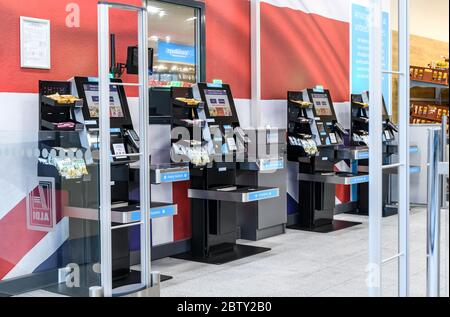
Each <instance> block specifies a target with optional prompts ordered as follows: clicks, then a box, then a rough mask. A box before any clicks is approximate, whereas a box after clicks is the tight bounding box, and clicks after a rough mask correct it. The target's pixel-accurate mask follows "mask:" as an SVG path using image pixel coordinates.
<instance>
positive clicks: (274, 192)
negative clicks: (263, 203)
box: [248, 189, 280, 201]
mask: <svg viewBox="0 0 450 317" xmlns="http://www.w3.org/2000/svg"><path fill="white" fill-rule="evenodd" d="M279 195H280V191H279V189H269V190H264V191H259V192H254V193H251V194H249V195H248V201H258V200H264V199H270V198H276V197H278V196H279Z"/></svg>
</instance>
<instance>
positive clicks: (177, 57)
mask: <svg viewBox="0 0 450 317" xmlns="http://www.w3.org/2000/svg"><path fill="white" fill-rule="evenodd" d="M158 60H159V61H163V62H171V63H182V64H190V65H195V63H196V56H195V47H194V46H188V45H180V44H174V43H167V42H163V41H159V42H158Z"/></svg>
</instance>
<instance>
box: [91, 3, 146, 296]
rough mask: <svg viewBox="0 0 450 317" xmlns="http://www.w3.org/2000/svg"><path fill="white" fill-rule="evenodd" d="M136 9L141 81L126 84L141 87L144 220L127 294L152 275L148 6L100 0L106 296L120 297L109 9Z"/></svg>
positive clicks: (103, 273)
mask: <svg viewBox="0 0 450 317" xmlns="http://www.w3.org/2000/svg"><path fill="white" fill-rule="evenodd" d="M111 8H114V9H119V10H127V11H134V12H136V13H137V14H138V48H139V83H138V84H126V83H124V84H123V85H124V86H138V87H139V110H140V117H139V137H140V140H141V142H140V153H139V154H136V156H139V157H140V160H139V165H140V171H141V172H140V208H141V218H140V219H141V220H140V222H137V223H133V224H131V225H130V226H137V225H140V231H141V236H140V239H141V284H140V285H130V288H129V289H127V290H126V293H135V292H138V291H141V290H143V289H148V288H150V287H151V286H152V285H151V284H152V277H151V273H150V272H151V271H150V270H151V238H150V216H149V212H150V159H149V157H150V152H149V144H148V121H147V120H148V117H149V102H148V98H149V97H148V58H147V56H148V55H147V54H148V53H147V52H148V19H147V7H146V6H142V7H139V6H133V5H127V4H121V3H113V2H103V1H100V2H98V67H99V69H98V77H99V105H100V106H99V130H100V217H99V218H100V246H101V252H100V253H101V283H102V288H103V295H104V296H105V297H112V296H120V295H125V294H126V293H120V294H119V293H114V291H113V289H112V240H111V230H113V228H112V227H111V153H110V144H111V135H110V117H109V98H110V85H111V81H110V77H109V71H110V69H109V61H110V50H109V47H110V42H109V41H110V40H109V38H110V37H109V9H111Z"/></svg>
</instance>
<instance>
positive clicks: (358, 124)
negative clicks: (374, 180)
mask: <svg viewBox="0 0 450 317" xmlns="http://www.w3.org/2000/svg"><path fill="white" fill-rule="evenodd" d="M369 112H370V103H369V92H363V93H361V94H354V95H352V96H351V130H350V132H351V144H352V145H354V146H364V147H368V145H369V122H370V120H369V117H370V116H369ZM397 133H398V127H397V126H396V125H395V124H394V123H392V121H391V118H390V116H389V114H388V112H387V108H386V104H385V102H384V98H383V135H382V139H383V165H389V164H392V162H393V157H394V155H396V154H397V153H398V145H397V144H396V135H397ZM410 152H411V153H415V152H418V148H417V146H411V147H410ZM368 169H369V160H368V159H366V160H362V161H360V162H359V164H358V166H357V170H358V171H361V172H368ZM410 171H411V173H418V172H420V167H417V166H411V169H410ZM396 172H397V170H396V169H395V168H394V169H384V170H383V217H389V216H392V215H395V214H397V213H398V209H397V206H395V205H394V204H393V203H392V201H391V200H392V198H391V186H392V176H393V174H395V173H396ZM357 192H358V204H359V206H358V209H357V212H356V214H359V215H366V216H367V215H368V214H369V187H368V184H360V185H358V189H357Z"/></svg>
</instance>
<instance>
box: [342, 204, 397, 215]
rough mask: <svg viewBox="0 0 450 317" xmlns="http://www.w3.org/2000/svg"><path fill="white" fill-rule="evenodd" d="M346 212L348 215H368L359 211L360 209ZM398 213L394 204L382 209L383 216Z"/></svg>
mask: <svg viewBox="0 0 450 317" xmlns="http://www.w3.org/2000/svg"><path fill="white" fill-rule="evenodd" d="M346 214H349V215H356V216H366V217H367V216H369V213H368V212H361V211H348V212H346ZM397 214H398V208H397V207H396V206H386V207H384V209H383V218H387V217H391V216H395V215H397Z"/></svg>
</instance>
